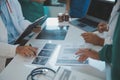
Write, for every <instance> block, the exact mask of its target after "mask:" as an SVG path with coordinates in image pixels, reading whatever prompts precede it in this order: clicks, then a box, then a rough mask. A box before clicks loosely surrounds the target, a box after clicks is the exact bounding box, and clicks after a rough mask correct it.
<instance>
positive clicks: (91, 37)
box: [82, 32, 104, 46]
mask: <svg viewBox="0 0 120 80" xmlns="http://www.w3.org/2000/svg"><path fill="white" fill-rule="evenodd" d="M82 37H83V38H84V40H85V42H87V43H91V44H94V45H99V46H103V45H104V39H103V38H100V37H99V36H97V35H96V34H94V33H91V32H87V33H83V34H82Z"/></svg>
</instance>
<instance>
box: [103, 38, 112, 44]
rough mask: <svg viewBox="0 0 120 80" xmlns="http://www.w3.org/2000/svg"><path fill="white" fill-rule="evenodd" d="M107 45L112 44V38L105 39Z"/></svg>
mask: <svg viewBox="0 0 120 80" xmlns="http://www.w3.org/2000/svg"><path fill="white" fill-rule="evenodd" d="M105 44H112V39H111V38H110V37H107V38H105V41H104V45H105Z"/></svg>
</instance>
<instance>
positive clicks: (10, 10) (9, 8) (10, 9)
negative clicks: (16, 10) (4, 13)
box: [6, 0, 12, 13]
mask: <svg viewBox="0 0 120 80" xmlns="http://www.w3.org/2000/svg"><path fill="white" fill-rule="evenodd" d="M6 4H7V6H8V10H9V12H10V13H12V8H11V7H10V3H9V2H8V0H6Z"/></svg>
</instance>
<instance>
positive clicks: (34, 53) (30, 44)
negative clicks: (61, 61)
mask: <svg viewBox="0 0 120 80" xmlns="http://www.w3.org/2000/svg"><path fill="white" fill-rule="evenodd" d="M29 46H31V47H32V45H31V44H29ZM32 52H33V53H34V55H36V53H35V52H34V51H32Z"/></svg>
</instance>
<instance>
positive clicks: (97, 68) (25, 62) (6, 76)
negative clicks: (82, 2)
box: [0, 18, 106, 80]
mask: <svg viewBox="0 0 120 80" xmlns="http://www.w3.org/2000/svg"><path fill="white" fill-rule="evenodd" d="M46 24H47V25H53V26H54V25H59V23H58V21H57V18H48V19H47V21H46ZM66 24H68V25H69V26H70V27H69V30H68V33H67V35H66V38H65V40H44V39H35V37H36V36H37V34H36V35H35V36H34V37H33V38H32V39H31V40H30V41H29V42H28V43H27V44H29V43H31V44H32V45H33V46H34V47H38V48H39V50H40V49H41V48H42V47H43V46H44V45H45V43H55V44H60V45H61V44H69V43H70V44H74V45H75V44H76V45H78V44H79V45H84V46H85V47H90V48H92V49H95V50H100V48H101V47H99V46H94V45H91V44H87V43H85V42H84V40H83V38H82V37H81V36H80V34H81V33H83V32H84V31H83V30H81V29H78V28H76V27H74V26H72V25H70V24H69V23H66ZM57 55H58V54H57V53H56V54H53V55H52V56H51V58H50V60H49V62H48V63H47V64H46V65H45V66H46V67H50V68H52V69H54V70H57V68H58V66H56V65H55V60H56V58H57ZM33 60H34V58H24V57H21V56H19V55H16V56H15V57H14V59H13V60H12V61H11V62H10V63H9V65H8V66H7V67H6V68H5V69H4V70H3V71H2V73H1V74H0V80H26V77H27V76H28V74H29V73H30V71H31V70H33V69H34V68H36V67H40V65H35V64H32V61H33ZM89 60H90V61H89V64H87V65H80V66H72V68H74V69H77V70H78V71H80V72H81V73H85V74H88V75H90V76H93V77H97V78H99V79H100V80H106V75H105V74H106V73H105V63H104V62H101V61H97V60H93V59H89ZM86 77H87V76H86ZM88 80H90V79H88Z"/></svg>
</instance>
